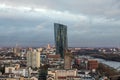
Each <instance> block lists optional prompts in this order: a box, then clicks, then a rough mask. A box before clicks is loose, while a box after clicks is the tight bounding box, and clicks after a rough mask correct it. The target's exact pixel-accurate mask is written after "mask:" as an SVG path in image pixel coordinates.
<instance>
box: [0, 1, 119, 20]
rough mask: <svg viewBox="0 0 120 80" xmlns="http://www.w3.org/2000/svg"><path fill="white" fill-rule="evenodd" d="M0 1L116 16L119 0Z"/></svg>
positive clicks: (33, 6) (87, 13)
mask: <svg viewBox="0 0 120 80" xmlns="http://www.w3.org/2000/svg"><path fill="white" fill-rule="evenodd" d="M0 2H1V3H4V4H6V5H7V4H8V5H12V6H29V7H31V8H46V9H53V10H58V11H68V12H70V13H76V14H79V13H81V14H86V15H92V16H94V15H95V16H105V17H108V18H114V17H115V18H118V17H119V14H120V11H119V10H120V1H119V0H71V1H69V0H55V1H52V0H21V1H19V0H12V1H9V0H0Z"/></svg>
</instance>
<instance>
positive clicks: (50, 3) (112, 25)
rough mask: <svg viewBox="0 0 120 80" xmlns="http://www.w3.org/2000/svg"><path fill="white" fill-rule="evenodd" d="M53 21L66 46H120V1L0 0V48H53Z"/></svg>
mask: <svg viewBox="0 0 120 80" xmlns="http://www.w3.org/2000/svg"><path fill="white" fill-rule="evenodd" d="M54 22H57V23H61V24H65V25H67V26H68V42H69V43H68V44H69V47H113V46H114V47H118V46H120V0H0V46H15V44H16V43H17V44H18V45H20V46H45V45H47V44H48V43H50V44H52V45H54Z"/></svg>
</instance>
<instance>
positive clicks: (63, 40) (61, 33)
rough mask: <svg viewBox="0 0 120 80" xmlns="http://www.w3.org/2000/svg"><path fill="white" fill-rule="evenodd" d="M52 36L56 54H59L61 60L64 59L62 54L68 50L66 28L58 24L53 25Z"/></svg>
mask: <svg viewBox="0 0 120 80" xmlns="http://www.w3.org/2000/svg"><path fill="white" fill-rule="evenodd" d="M54 35H55V46H56V54H60V56H61V58H64V52H65V50H67V48H68V41H67V26H66V25H63V24H59V23H54Z"/></svg>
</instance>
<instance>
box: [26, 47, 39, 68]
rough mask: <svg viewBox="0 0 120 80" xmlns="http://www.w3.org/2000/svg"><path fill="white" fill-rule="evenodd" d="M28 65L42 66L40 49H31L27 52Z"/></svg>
mask: <svg viewBox="0 0 120 80" xmlns="http://www.w3.org/2000/svg"><path fill="white" fill-rule="evenodd" d="M27 66H28V67H33V68H35V67H37V68H39V67H40V51H38V50H35V49H34V50H32V49H31V50H29V51H28V52H27Z"/></svg>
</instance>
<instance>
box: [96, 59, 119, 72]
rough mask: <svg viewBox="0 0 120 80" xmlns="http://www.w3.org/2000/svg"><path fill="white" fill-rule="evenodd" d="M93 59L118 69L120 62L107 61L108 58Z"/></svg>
mask: <svg viewBox="0 0 120 80" xmlns="http://www.w3.org/2000/svg"><path fill="white" fill-rule="evenodd" d="M95 59H96V60H98V61H99V62H100V63H103V64H106V65H108V66H110V67H113V68H114V69H117V70H119V71H120V62H116V61H108V60H104V59H99V58H95Z"/></svg>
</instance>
